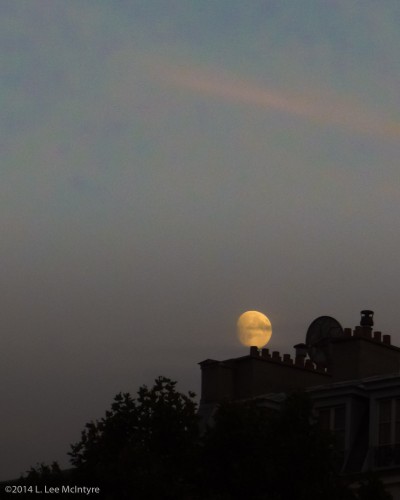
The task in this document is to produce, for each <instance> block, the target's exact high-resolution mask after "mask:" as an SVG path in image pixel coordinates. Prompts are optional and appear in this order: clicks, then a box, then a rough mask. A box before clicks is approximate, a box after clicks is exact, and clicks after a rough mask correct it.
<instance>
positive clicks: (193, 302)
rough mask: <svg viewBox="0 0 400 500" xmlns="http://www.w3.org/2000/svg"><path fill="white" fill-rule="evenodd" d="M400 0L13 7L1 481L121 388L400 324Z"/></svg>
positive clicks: (44, 0)
mask: <svg viewBox="0 0 400 500" xmlns="http://www.w3.org/2000/svg"><path fill="white" fill-rule="evenodd" d="M399 25H400V3H399V2H398V0H382V1H380V2H376V1H374V0H363V1H359V0H332V1H328V0H326V1H324V0H302V1H301V2H300V1H297V0H250V1H247V2H243V0H218V1H212V0H201V1H199V0H118V1H117V0H96V1H93V0H90V1H89V0H19V1H18V2H16V1H15V0H2V1H1V3H0V39H1V48H2V70H1V84H0V96H1V136H0V137H1V155H2V162H1V173H0V175H1V183H0V190H1V196H0V226H1V245H0V255H1V267H0V269H1V279H0V286H1V288H2V290H1V303H2V306H1V313H0V324H1V332H2V336H1V338H2V348H1V354H0V379H1V380H2V384H1V389H0V391H1V393H0V394H1V403H2V405H1V406H2V410H1V416H2V417H1V446H0V449H1V451H0V474H1V475H0V479H8V478H10V477H16V476H18V475H19V474H20V473H22V472H24V471H25V470H27V469H28V468H29V467H30V466H31V465H35V463H36V462H42V461H44V462H51V461H52V460H58V461H59V462H60V464H61V465H62V466H66V465H67V457H66V452H67V451H69V445H70V443H73V442H76V441H78V440H79V438H80V431H81V430H82V429H83V426H84V424H85V423H86V422H87V421H89V420H91V419H95V418H100V417H101V416H103V414H104V411H105V410H106V408H108V407H109V405H110V403H111V401H112V398H113V396H114V395H115V394H116V393H117V392H119V391H130V392H132V393H135V392H136V390H137V389H138V387H139V386H140V385H141V384H144V383H145V384H148V385H151V384H152V381H153V380H154V378H155V377H156V376H158V375H161V374H162V375H165V376H169V377H171V378H173V379H176V380H178V381H179V388H180V389H181V390H183V391H186V390H188V389H193V390H195V391H197V393H198V392H199V389H200V370H199V367H198V365H197V363H198V362H199V361H202V360H203V359H206V358H215V359H224V358H228V357H233V356H238V355H241V354H243V353H245V352H247V350H246V349H245V348H243V347H241V346H240V344H239V343H238V341H237V339H236V336H235V323H236V320H237V317H238V316H239V314H240V313H242V312H243V311H245V310H247V309H257V310H260V311H262V312H263V313H265V314H267V315H268V317H269V318H270V320H271V322H272V328H273V335H272V339H271V342H270V345H269V346H270V347H271V348H272V349H277V350H283V351H285V352H292V346H293V344H295V343H297V342H301V341H304V339H305V334H306V331H307V327H308V325H309V324H310V323H311V322H312V320H313V319H315V318H316V317H317V316H320V315H331V316H334V317H335V318H336V319H338V320H339V321H340V322H341V324H342V325H343V326H344V327H353V326H354V325H356V324H358V322H359V311H360V310H361V309H364V308H370V309H373V310H374V311H375V326H376V328H377V329H380V330H382V331H383V332H384V333H389V334H392V338H393V342H394V343H397V344H399V343H400V334H399V333H398V332H397V322H398V317H399V313H398V302H399V298H400V297H399V290H398V283H399V282H400V256H399V247H400V232H399V229H398V226H399V222H398V221H399V207H400V172H399V152H400V94H399V88H400V59H399V54H400V31H399V28H398V27H399Z"/></svg>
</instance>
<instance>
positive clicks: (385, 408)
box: [375, 398, 400, 467]
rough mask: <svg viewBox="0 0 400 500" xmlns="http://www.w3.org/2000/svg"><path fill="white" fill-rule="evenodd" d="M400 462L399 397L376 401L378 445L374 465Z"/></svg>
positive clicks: (392, 464)
mask: <svg viewBox="0 0 400 500" xmlns="http://www.w3.org/2000/svg"><path fill="white" fill-rule="evenodd" d="M399 464H400V398H385V399H380V400H379V401H378V447H377V449H376V450H375V465H376V466H377V467H390V466H394V465H399Z"/></svg>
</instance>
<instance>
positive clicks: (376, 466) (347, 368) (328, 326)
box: [199, 310, 400, 500]
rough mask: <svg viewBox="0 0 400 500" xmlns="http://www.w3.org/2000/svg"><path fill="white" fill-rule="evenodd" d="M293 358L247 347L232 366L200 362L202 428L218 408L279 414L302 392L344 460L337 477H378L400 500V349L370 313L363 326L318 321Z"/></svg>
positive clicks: (366, 313) (363, 316)
mask: <svg viewBox="0 0 400 500" xmlns="http://www.w3.org/2000/svg"><path fill="white" fill-rule="evenodd" d="M294 348H295V357H294V359H293V358H292V357H291V355H290V354H283V356H282V355H281V354H280V353H279V352H277V351H274V352H272V353H270V352H269V350H268V349H262V350H261V351H260V350H259V349H257V347H251V348H250V353H249V354H248V355H246V356H242V357H239V358H234V359H227V360H224V361H216V360H213V359H206V360H205V361H202V362H201V363H200V367H201V373H202V384H201V401H200V408H199V412H200V415H201V416H202V417H203V419H204V421H205V422H210V421H212V418H213V413H214V412H215V410H216V407H217V406H218V404H219V403H221V402H223V401H240V400H248V399H255V398H256V399H257V400H258V401H259V403H260V404H261V405H263V406H266V407H269V408H272V409H276V410H279V408H280V405H281V403H282V401H284V399H285V395H286V394H287V393H290V392H292V391H295V390H304V391H306V392H307V393H308V394H309V395H310V397H311V399H312V401H313V407H314V411H315V415H316V417H317V418H318V420H319V422H320V425H321V427H322V428H324V429H327V430H330V431H332V432H333V433H334V435H335V437H336V442H337V443H338V447H339V449H340V451H341V454H342V464H341V474H343V475H344V476H346V477H347V478H348V479H349V480H350V481H352V480H354V481H355V482H356V481H357V477H358V476H359V475H360V473H363V472H366V471H368V470H374V471H376V472H377V473H378V474H379V476H380V478H381V479H382V481H383V482H384V484H385V487H386V489H387V491H389V492H390V493H391V494H392V495H393V499H394V500H400V348H399V347H396V346H393V345H392V344H391V337H390V335H382V333H381V332H380V331H373V311H369V310H365V311H361V321H360V325H358V326H356V327H355V328H354V330H352V329H350V328H345V329H342V328H341V326H340V324H339V323H338V322H337V321H336V320H334V319H333V318H330V317H327V316H322V317H320V318H317V319H316V320H315V321H314V322H313V323H312V324H311V325H310V328H309V330H308V332H307V336H306V343H304V344H297V345H295V346H294Z"/></svg>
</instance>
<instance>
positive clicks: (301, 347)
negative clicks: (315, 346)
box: [293, 344, 307, 366]
mask: <svg viewBox="0 0 400 500" xmlns="http://www.w3.org/2000/svg"><path fill="white" fill-rule="evenodd" d="M293 347H294V348H295V349H296V357H295V360H294V363H295V365H297V366H304V360H305V359H306V357H307V346H306V344H296V345H295V346H293Z"/></svg>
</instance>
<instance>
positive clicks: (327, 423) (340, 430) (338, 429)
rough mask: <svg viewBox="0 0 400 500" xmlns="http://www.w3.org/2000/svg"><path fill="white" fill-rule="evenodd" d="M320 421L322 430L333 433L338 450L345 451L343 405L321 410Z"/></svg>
mask: <svg viewBox="0 0 400 500" xmlns="http://www.w3.org/2000/svg"><path fill="white" fill-rule="evenodd" d="M318 421H319V424H320V427H321V429H323V430H325V431H331V432H332V433H333V435H334V436H335V441H336V444H337V447H338V449H339V450H342V451H344V449H345V443H346V408H345V406H344V405H342V406H334V407H331V408H320V409H319V411H318ZM399 430H400V426H399Z"/></svg>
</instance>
